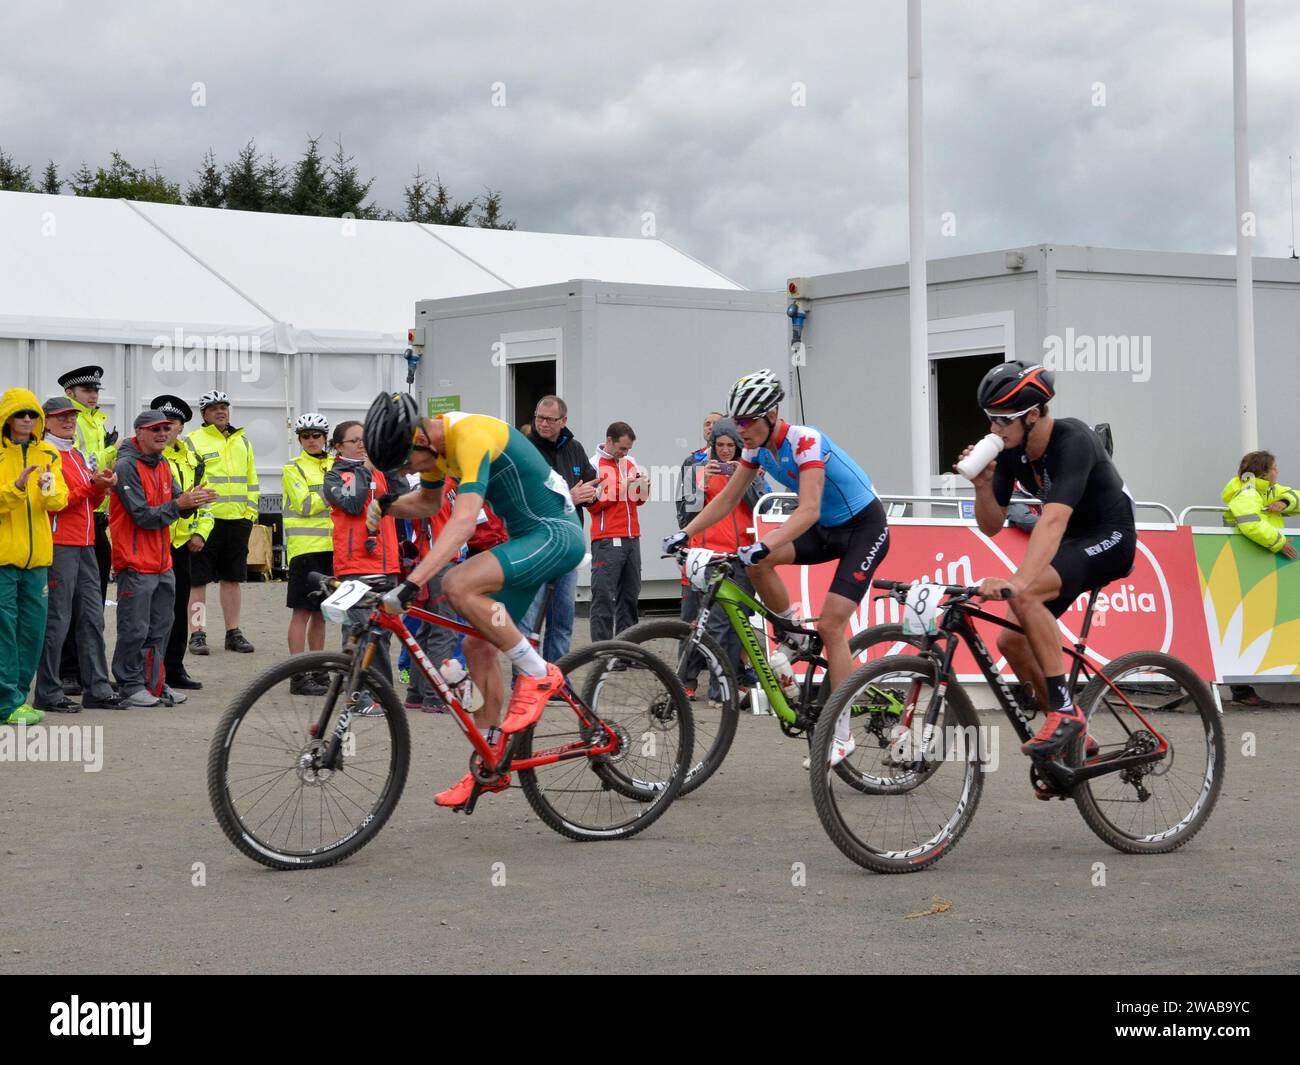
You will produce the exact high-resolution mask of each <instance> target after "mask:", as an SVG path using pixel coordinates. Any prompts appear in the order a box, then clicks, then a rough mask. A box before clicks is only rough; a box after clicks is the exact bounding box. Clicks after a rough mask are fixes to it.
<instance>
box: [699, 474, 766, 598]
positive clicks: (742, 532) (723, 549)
mask: <svg viewBox="0 0 1300 1065" xmlns="http://www.w3.org/2000/svg"><path fill="white" fill-rule="evenodd" d="M729 480H731V478H730V477H727V476H726V475H725V474H721V473H715V474H714V475H713V476H712V477H710V478H709V481H708V484H706V485H705V486H704V504H705V506H707V505H708V504H710V503H712V502H713V497H714V496H716V495H717V494H718V493H719V492H721V491H722V490H723V489H724V488H726V487H727V482H728V481H729ZM753 527H754V512H753V510H752V509H750V506H749V504H748V503H746V502H745V501H744V500H743V499H742V500H741V501H740V503H738V504H737V505H736V509H735V510H733V511H732V512H731V514H730V515H729V516H727V517H725V518H723V519H722V520H721V521H720V522H718V524H717V525H714V526H713V527H712V528H709V529H705V530H704V532H702V533H700V534H699V535H698V536H692V537H691V541H690V545H689V546H691V547H707V548H708V549H709V550H710V551H718V552H720V553H722V554H728V555H734V554H735V553H736V551H737V550H738V549H740V548H742V547H745V546H747V545H748V544H752V543H753V542H754V539H755V537H754V534H753V533H752V532H750V531H749V530H750V529H752V528H753ZM686 583H687V580H686V574H685V571H684V570H683V573H682V584H686Z"/></svg>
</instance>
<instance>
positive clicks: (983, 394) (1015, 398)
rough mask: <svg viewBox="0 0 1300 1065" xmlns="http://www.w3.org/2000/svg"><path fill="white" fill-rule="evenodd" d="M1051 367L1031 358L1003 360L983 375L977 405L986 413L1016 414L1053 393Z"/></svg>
mask: <svg viewBox="0 0 1300 1065" xmlns="http://www.w3.org/2000/svg"><path fill="white" fill-rule="evenodd" d="M1053 380H1054V378H1053V376H1052V371H1051V370H1048V369H1046V368H1044V367H1043V366H1040V365H1038V364H1037V363H1032V362H1004V363H1002V364H1001V365H999V366H995V367H993V369H991V370H990V371H989V372H988V373H986V374H985V375H984V380H982V381H981V382H980V387H979V405H980V406H981V407H982V408H983V410H984V412H985V413H986V414H989V415H997V416H1000V417H1003V418H1015V417H1018V416H1020V415H1022V414H1028V413H1029V412H1030V411H1031V410H1033V409H1034V408H1035V407H1037V406H1039V405H1040V404H1043V403H1048V402H1050V401H1051V399H1052V397H1053V396H1055V395H1056V389H1055V388H1054V387H1053Z"/></svg>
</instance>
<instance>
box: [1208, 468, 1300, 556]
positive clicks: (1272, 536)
mask: <svg viewBox="0 0 1300 1065" xmlns="http://www.w3.org/2000/svg"><path fill="white" fill-rule="evenodd" d="M1222 498H1223V501H1224V502H1225V503H1227V504H1228V510H1227V513H1225V514H1224V515H1223V524H1224V525H1231V526H1233V527H1234V528H1236V530H1237V532H1239V533H1241V534H1242V535H1243V536H1245V537H1246V538H1247V539H1248V540H1254V541H1255V543H1257V544H1259V546H1260V547H1262V548H1264V549H1265V550H1266V551H1272V552H1273V554H1277V553H1278V552H1279V551H1281V550H1282V548H1284V547H1286V533H1284V532H1283V531H1282V525H1283V521H1282V515H1283V514H1300V496H1298V495H1297V493H1296V490H1295V489H1294V488H1288V487H1287V486H1286V485H1284V484H1269V483H1268V481H1266V480H1264V478H1262V477H1251V476H1250V475H1249V474H1247V476H1246V477H1245V478H1242V477H1234V478H1233V479H1232V480H1231V481H1229V482H1228V483H1227V484H1226V485H1225V486H1224V488H1223V495H1222ZM1274 503H1285V504H1286V508H1285V509H1284V510H1282V511H1281V512H1275V511H1272V510H1269V509H1268V508H1269V507H1271V506H1272V505H1273V504H1274Z"/></svg>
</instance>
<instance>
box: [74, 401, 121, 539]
mask: <svg viewBox="0 0 1300 1065" xmlns="http://www.w3.org/2000/svg"><path fill="white" fill-rule="evenodd" d="M68 401H69V402H70V403H71V404H72V405H73V406H74V407H76V408H77V427H76V429H75V430H74V431H73V434H72V441H73V443H74V444H75V445H76V448H77V450H78V451H80V452H81V457H82V458H84V459H85V460H86V465H87V466H89V467H90V468H91V470H92V471H94V470H111V469H112V468H113V465H114V463H116V462H117V448H115V447H109V446H108V445H107V444H106V443H105V440H104V438H105V437H106V436H107V435H108V432H107V431H106V430H105V428H104V426H105V425H107V424H108V415H107V414H105V413H104V412H103V411H102V410H100V409H99V408H98V407H95V408H91V407H87V406H85V405H83V404H81V403H78V402H77V401H76V400H75V399H72V398H71V397H68ZM112 494H113V493H112V492H105V493H104V502H102V503H100V504H99V506H97V507H96V508H95V510H97V511H98V512H99V513H101V514H107V513H108V497H109V496H111V495H112Z"/></svg>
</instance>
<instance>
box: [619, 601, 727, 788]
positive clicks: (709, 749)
mask: <svg viewBox="0 0 1300 1065" xmlns="http://www.w3.org/2000/svg"><path fill="white" fill-rule="evenodd" d="M694 632H695V629H694V627H693V626H691V625H689V624H688V623H687V622H685V621H675V620H672V619H665V620H661V621H643V622H641V623H640V624H639V625H633V626H632V627H631V628H628V629H624V630H623V631H622V632H620V633H619V634H618V638H619V639H620V640H626V641H627V642H628V643H635V644H640V645H641V646H642V647H644V648H646V649H647V650H648V651H650V652H652V653H653V654H655V655H656V656H658V657H659V658H660V659H661V660H662V661H664V662H667V663H669V664H670V665H671V666H673V668H674V670H675V671H676V674H677V679H678V680H680V681H681V682H682V684H683V685H685V686H687V687H692V688H693V687H695V684H696V681H697V680H698V679H699V671H700V667H701V665H702V666H703V668H704V670H705V672H706V674H707V675H708V678H709V680H708V691H709V692H713V691H717V693H718V700H717V705H716V706H714V705H713V701H712V699H710V701H709V702H708V703H707V704H705V703H703V702H696V703H694V704H693V705H692V707H691V713H692V715H693V717H694V719H695V750H696V755H695V758H694V763H693V764H692V765H691V767H690V769H689V770H688V771H687V773H686V780H685V782H684V783H683V784H682V792H681V793H682V794H683V795H687V794H689V793H690V792H692V791H694V790H695V789H696V788H698V787H699V786H700V785H701V784H703V783H704V782H705V781H706V780H708V779H709V777H711V776H713V774H714V773H715V772H717V769H718V766H720V765H722V760H723V759H724V758H726V757H727V752H728V751H729V750H731V743H732V741H733V740H734V739H735V738H736V725H737V723H738V722H739V720H740V688H739V684H740V681H739V678H738V677H737V676H736V671H735V668H734V667H733V666H732V664H731V661H730V660H729V659H728V658H727V656H726V653H725V652H724V651H723V650H722V647H721V646H720V645H719V644H718V643H717V641H715V640H714V639H713V637H711V636H709V635H708V634H706V633H702V634H701V635H700V638H699V642H698V643H696V642H693V641H692V639H691V637H692V636H693V634H694ZM692 671H694V674H695V675H694V676H692V675H691V672H692Z"/></svg>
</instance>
